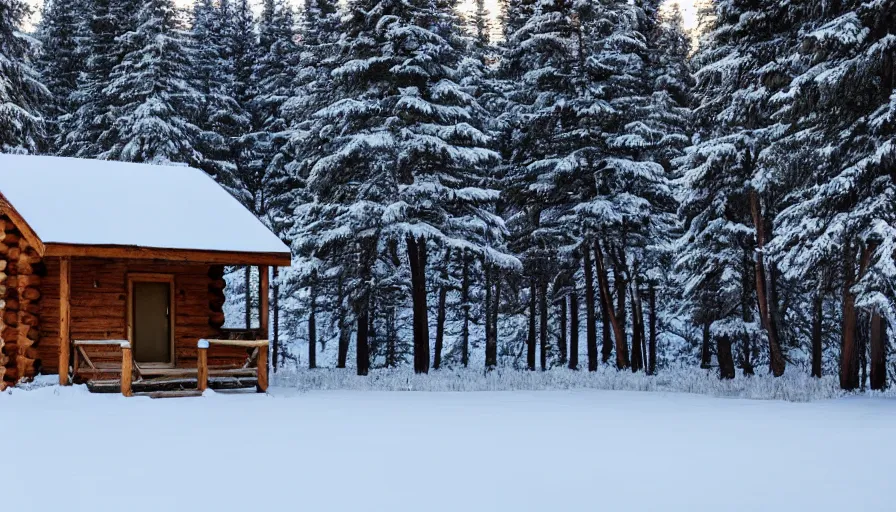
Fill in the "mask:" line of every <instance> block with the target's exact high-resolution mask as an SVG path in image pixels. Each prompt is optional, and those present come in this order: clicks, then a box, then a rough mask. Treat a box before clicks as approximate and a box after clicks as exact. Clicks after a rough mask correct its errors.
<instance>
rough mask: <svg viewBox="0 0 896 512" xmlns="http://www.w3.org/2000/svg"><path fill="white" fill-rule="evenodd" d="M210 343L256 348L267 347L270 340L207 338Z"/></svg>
mask: <svg viewBox="0 0 896 512" xmlns="http://www.w3.org/2000/svg"><path fill="white" fill-rule="evenodd" d="M205 341H207V342H208V343H209V344H210V345H214V346H226V347H244V348H254V347H267V346H268V344H269V342H268V340H215V339H207V340H205Z"/></svg>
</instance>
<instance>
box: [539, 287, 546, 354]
mask: <svg viewBox="0 0 896 512" xmlns="http://www.w3.org/2000/svg"><path fill="white" fill-rule="evenodd" d="M538 320H539V329H538V330H539V349H540V352H539V356H540V357H539V359H540V363H541V371H545V370H547V369H548V285H547V283H544V282H543V283H541V286H539V287H538Z"/></svg>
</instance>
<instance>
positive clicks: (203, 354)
mask: <svg viewBox="0 0 896 512" xmlns="http://www.w3.org/2000/svg"><path fill="white" fill-rule="evenodd" d="M198 350H199V361H198V364H197V371H196V389H198V390H199V391H205V390H206V389H208V342H207V341H206V342H203V341H200V342H199V347H198Z"/></svg>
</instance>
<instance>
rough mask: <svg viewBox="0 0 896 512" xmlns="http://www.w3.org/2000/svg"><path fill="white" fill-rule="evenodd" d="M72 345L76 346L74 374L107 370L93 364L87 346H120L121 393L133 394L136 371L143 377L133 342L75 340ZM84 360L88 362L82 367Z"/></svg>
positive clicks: (139, 376)
mask: <svg viewBox="0 0 896 512" xmlns="http://www.w3.org/2000/svg"><path fill="white" fill-rule="evenodd" d="M72 346H73V348H74V359H73V361H72V362H73V364H72V374H73V375H77V374H78V373H84V372H89V373H94V374H95V373H100V372H103V371H107V370H104V369H101V368H98V367H97V366H96V365H95V364H93V361H92V360H91V359H90V356H88V355H87V351H86V350H85V348H86V347H120V348H121V394H122V395H124V396H131V395H132V394H133V393H132V392H131V383H132V382H133V380H134V373H136V374H137V379H142V378H143V376H142V374H141V372H140V367H139V366H137V363H135V362H134V355H133V352H132V351H131V344H130V342H128V341H127V340H74V341H72ZM82 360H83V362H84V363H86V365H87V366H86V368H82V366H81V362H82Z"/></svg>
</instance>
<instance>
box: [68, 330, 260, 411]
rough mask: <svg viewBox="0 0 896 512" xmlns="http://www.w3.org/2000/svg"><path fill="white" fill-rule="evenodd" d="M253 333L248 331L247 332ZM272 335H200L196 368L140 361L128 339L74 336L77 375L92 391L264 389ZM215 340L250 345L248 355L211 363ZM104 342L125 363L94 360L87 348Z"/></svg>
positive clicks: (76, 379) (102, 344) (234, 345)
mask: <svg viewBox="0 0 896 512" xmlns="http://www.w3.org/2000/svg"><path fill="white" fill-rule="evenodd" d="M252 334H254V331H253V332H252V333H248V334H244V335H243V336H235V335H234V333H231V336H232V337H247V336H251V335H252ZM268 345H269V342H268V340H259V339H201V340H199V343H198V344H197V352H198V358H197V365H196V367H195V368H184V367H173V368H159V367H141V366H140V365H139V364H138V363H137V362H136V361H134V356H133V352H132V350H131V344H130V342H128V341H126V340H74V341H73V342H72V352H73V358H72V360H73V363H74V364H73V365H72V376H73V380H75V381H81V382H85V383H86V384H87V388H88V389H89V390H90V391H91V392H96V393H114V392H121V393H122V394H123V395H125V396H132V395H133V394H145V393H150V394H152V393H158V392H183V391H188V390H195V391H196V393H198V394H201V393H202V392H203V391H204V390H205V389H208V388H212V389H239V388H249V387H255V389H256V390H257V391H258V392H259V393H263V392H265V391H266V390H267V385H268V368H267V364H268ZM212 346H225V347H238V348H244V349H246V353H247V356H246V359H245V362H244V363H243V365H242V366H241V367H220V366H213V367H210V366H209V365H208V351H209V349H210V348H211V347H212ZM87 347H105V348H106V349H112V350H115V348H119V349H120V353H121V359H120V361H121V362H120V363H109V362H104V363H94V362H93V361H92V360H91V358H90V357H89V356H88V353H87V351H86V350H85V348H87Z"/></svg>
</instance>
